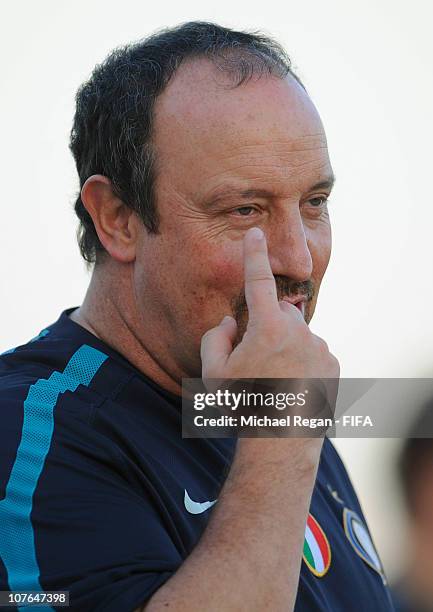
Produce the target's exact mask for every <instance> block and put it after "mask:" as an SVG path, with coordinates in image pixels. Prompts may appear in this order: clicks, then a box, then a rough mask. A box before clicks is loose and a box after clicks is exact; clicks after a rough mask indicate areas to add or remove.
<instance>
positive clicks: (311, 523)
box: [302, 514, 331, 578]
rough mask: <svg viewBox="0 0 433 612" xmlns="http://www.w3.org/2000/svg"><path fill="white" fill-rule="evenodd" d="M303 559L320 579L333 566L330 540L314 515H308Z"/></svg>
mask: <svg viewBox="0 0 433 612" xmlns="http://www.w3.org/2000/svg"><path fill="white" fill-rule="evenodd" d="M302 558H303V559H304V561H305V563H306V565H307V566H308V568H309V569H310V570H311V572H312V573H313V574H314V575H315V576H317V577H318V578H321V577H322V576H324V575H325V574H326V572H327V571H328V570H329V567H330V565H331V547H330V546H329V541H328V538H327V537H326V535H325V532H324V531H323V529H322V528H321V526H320V525H319V523H318V522H317V521H316V519H315V518H314V516H313V515H312V514H309V515H308V519H307V525H306V527H305V539H304V552H303V555H302Z"/></svg>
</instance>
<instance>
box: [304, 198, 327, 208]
mask: <svg viewBox="0 0 433 612" xmlns="http://www.w3.org/2000/svg"><path fill="white" fill-rule="evenodd" d="M308 202H309V203H310V204H311V206H312V207H313V208H323V207H324V206H326V204H327V203H328V198H327V197H326V196H318V197H316V198H311V199H310V200H308Z"/></svg>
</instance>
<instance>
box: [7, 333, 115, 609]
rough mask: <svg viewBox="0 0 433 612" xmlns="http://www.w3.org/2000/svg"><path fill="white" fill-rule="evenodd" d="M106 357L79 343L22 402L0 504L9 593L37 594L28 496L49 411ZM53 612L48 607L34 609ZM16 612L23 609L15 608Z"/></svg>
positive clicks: (44, 445) (50, 423)
mask: <svg viewBox="0 0 433 612" xmlns="http://www.w3.org/2000/svg"><path fill="white" fill-rule="evenodd" d="M107 358H108V355H106V354H105V353H102V352H101V351H98V350H97V349H95V348H93V347H91V346H88V345H87V344H83V345H82V346H81V347H80V348H79V349H78V350H77V351H76V352H75V353H74V354H73V355H72V357H71V359H70V360H69V362H68V363H67V365H66V367H65V369H64V371H63V372H57V371H54V372H53V373H52V374H51V376H50V377H49V378H48V379H45V378H40V379H39V380H38V381H37V382H36V383H35V384H33V385H31V387H30V389H29V392H28V395H27V398H26V400H25V401H24V419H23V428H22V433H21V440H20V443H19V446H18V450H17V455H16V458H15V462H14V464H13V466H12V470H11V474H10V477H9V481H8V483H7V485H6V495H5V497H4V499H2V500H1V501H0V557H1V558H2V560H3V563H4V565H5V567H6V571H7V574H8V582H9V588H10V590H11V591H21V590H25V591H41V590H42V588H41V585H40V582H39V567H38V562H37V559H36V551H35V544H34V533H33V526H32V522H31V517H30V515H31V512H32V505H33V494H34V492H35V489H36V486H37V483H38V480H39V477H40V475H41V472H42V469H43V467H44V462H45V459H46V456H47V454H48V451H49V449H50V445H51V440H52V436H53V431H54V408H55V406H56V403H57V400H58V398H59V395H60V394H62V393H64V392H65V391H72V392H74V391H76V389H77V387H78V386H79V385H85V386H88V385H89V384H90V382H91V381H92V379H93V377H94V376H95V374H96V373H97V371H98V370H99V368H100V367H101V365H102V364H103V363H104V361H105V360H106V359H107ZM39 609H40V610H46V611H48V610H53V608H51V607H50V606H41V607H38V610H39ZM19 610H20V611H21V612H23V611H24V610H27V606H26V607H21V608H19Z"/></svg>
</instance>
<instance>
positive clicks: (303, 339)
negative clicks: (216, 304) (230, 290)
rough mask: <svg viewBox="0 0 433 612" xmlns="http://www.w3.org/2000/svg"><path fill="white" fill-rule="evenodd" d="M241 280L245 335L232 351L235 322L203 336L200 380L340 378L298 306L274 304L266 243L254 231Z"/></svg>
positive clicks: (229, 320)
mask: <svg viewBox="0 0 433 612" xmlns="http://www.w3.org/2000/svg"><path fill="white" fill-rule="evenodd" d="M244 275H245V297H246V302H247V306H248V315H249V319H248V326H247V331H246V333H245V334H244V336H243V339H242V341H241V342H240V343H239V344H238V346H236V348H235V349H234V350H233V342H234V340H235V338H236V332H237V324H236V321H235V320H234V319H233V317H224V319H223V320H222V321H221V323H220V324H219V325H218V326H217V327H214V328H212V329H210V330H209V331H207V332H206V333H205V334H204V336H203V338H202V342H201V358H202V376H203V378H204V379H206V378H214V379H238V378H297V379H306V378H325V379H326V378H338V377H339V373H340V369H339V364H338V361H337V359H336V358H335V357H334V356H333V355H332V354H331V353H330V351H329V349H328V346H327V344H326V342H325V341H324V340H322V339H321V338H319V337H318V336H316V335H315V334H313V333H312V332H311V331H310V329H309V327H308V325H307V324H306V322H305V320H304V318H303V316H302V314H301V312H300V311H299V310H298V308H296V306H294V305H293V304H289V303H288V302H285V301H280V302H279V301H278V296H277V289H276V285H275V279H274V275H273V273H272V270H271V265H270V263H269V257H268V251H267V245H266V238H265V236H264V234H263V232H262V231H261V230H260V229H258V228H252V229H250V230H248V232H247V233H246V235H245V238H244Z"/></svg>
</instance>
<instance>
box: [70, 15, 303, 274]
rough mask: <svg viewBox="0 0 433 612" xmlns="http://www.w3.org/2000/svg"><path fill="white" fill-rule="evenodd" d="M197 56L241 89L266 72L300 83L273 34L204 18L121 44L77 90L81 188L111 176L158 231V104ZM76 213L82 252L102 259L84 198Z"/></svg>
mask: <svg viewBox="0 0 433 612" xmlns="http://www.w3.org/2000/svg"><path fill="white" fill-rule="evenodd" d="M195 57H206V58H209V59H210V60H211V61H212V62H213V63H214V64H215V65H216V66H217V67H218V69H220V70H222V71H223V72H225V73H228V74H229V75H230V76H232V77H233V81H234V87H236V86H239V85H241V84H242V83H244V82H246V81H248V80H249V79H250V78H251V77H252V76H253V75H256V74H257V75H262V74H263V73H268V74H272V75H275V76H279V77H281V78H284V76H286V75H287V74H288V73H290V74H292V75H293V76H294V78H296V79H297V80H298V82H299V83H300V81H299V78H298V77H297V76H296V75H295V74H294V73H293V71H292V69H291V62H290V59H289V57H288V56H287V54H286V53H285V51H284V49H283V48H282V47H281V46H280V45H279V44H278V43H277V42H275V41H274V40H273V39H271V38H269V37H268V36H265V35H264V34H261V33H259V32H252V33H248V32H237V31H235V30H231V29H229V28H224V27H222V26H219V25H217V24H214V23H207V22H199V21H193V22H188V23H184V24H181V25H179V26H177V27H174V28H170V29H168V28H167V29H164V30H161V31H159V32H157V33H155V34H153V35H152V36H150V37H148V38H145V39H143V40H140V41H138V42H136V43H133V44H129V45H126V46H124V47H121V48H119V49H115V50H114V51H113V52H112V53H111V54H110V55H109V56H108V57H107V58H106V59H105V61H104V62H103V63H102V64H99V65H97V66H96V67H95V69H94V71H93V73H92V75H91V77H90V79H89V80H88V81H87V82H85V83H84V84H83V85H82V86H81V87H80V89H79V90H78V92H77V95H76V112H75V117H74V123H73V127H72V131H71V141H70V149H71V151H72V154H73V156H74V159H75V162H76V166H77V171H78V175H79V179H80V190H81V187H82V186H83V184H84V183H85V181H86V179H87V178H88V177H89V176H91V175H92V174H103V175H104V176H106V177H108V178H109V179H110V180H111V182H112V185H113V189H114V191H115V193H116V195H117V196H118V197H119V198H120V199H121V200H122V201H123V202H124V203H125V204H126V205H127V206H129V207H130V208H131V209H133V210H134V211H136V212H137V213H138V214H139V216H140V218H141V219H142V220H143V223H144V224H145V226H146V227H147V229H148V231H149V232H157V231H158V213H157V210H156V206H155V198H154V193H153V191H154V189H153V186H154V179H155V156H154V153H153V151H152V143H151V135H152V111H153V106H154V103H155V100H156V98H157V97H158V95H159V94H160V93H161V92H162V91H163V89H164V88H165V86H166V85H167V83H168V81H169V80H170V78H171V77H172V76H173V74H174V72H175V71H176V69H177V68H178V67H179V65H180V64H181V62H182V61H183V60H185V59H186V58H195ZM301 85H302V83H301ZM75 212H76V214H77V216H78V218H79V220H80V226H79V229H78V241H79V246H80V251H81V254H82V255H83V257H84V259H85V260H86V261H88V262H95V261H96V260H97V258H98V256H99V255H100V254H101V253H103V252H104V248H103V246H102V245H101V243H100V241H99V239H98V236H97V234H96V231H95V227H94V225H93V222H92V219H91V217H90V215H89V214H88V212H87V211H86V209H85V207H84V205H83V202H82V201H81V197H80V195H78V197H77V200H76V202H75Z"/></svg>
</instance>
